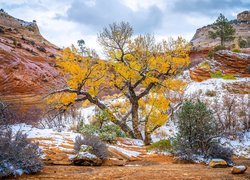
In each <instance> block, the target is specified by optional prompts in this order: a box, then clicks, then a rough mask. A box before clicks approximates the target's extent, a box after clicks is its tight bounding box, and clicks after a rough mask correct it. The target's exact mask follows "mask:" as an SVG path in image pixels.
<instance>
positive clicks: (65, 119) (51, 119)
mask: <svg viewBox="0 0 250 180" xmlns="http://www.w3.org/2000/svg"><path fill="white" fill-rule="evenodd" d="M83 119H84V116H83V114H81V112H80V111H79V109H78V108H76V107H71V108H69V109H68V110H67V111H61V110H59V109H50V110H48V111H47V113H46V114H44V116H43V118H42V120H41V121H39V124H38V126H39V127H40V128H54V129H56V130H58V131H62V130H63V129H65V128H66V127H67V126H70V127H68V128H70V130H73V131H77V125H78V124H79V122H81V121H83Z"/></svg>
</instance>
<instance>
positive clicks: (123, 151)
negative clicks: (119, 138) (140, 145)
mask: <svg viewBox="0 0 250 180" xmlns="http://www.w3.org/2000/svg"><path fill="white" fill-rule="evenodd" d="M109 147H111V148H114V149H116V150H118V151H120V152H121V153H122V154H125V155H127V156H128V157H137V156H139V155H140V154H141V153H140V152H137V151H131V150H127V149H124V148H121V147H117V146H113V145H109Z"/></svg>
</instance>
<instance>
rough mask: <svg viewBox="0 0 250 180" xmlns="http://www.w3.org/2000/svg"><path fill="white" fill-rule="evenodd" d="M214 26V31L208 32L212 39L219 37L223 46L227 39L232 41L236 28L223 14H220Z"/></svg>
mask: <svg viewBox="0 0 250 180" xmlns="http://www.w3.org/2000/svg"><path fill="white" fill-rule="evenodd" d="M212 28H213V30H214V31H209V32H208V33H209V37H210V38H212V39H216V38H217V37H219V38H220V43H221V46H224V45H225V42H226V41H232V40H233V39H234V34H235V29H234V28H233V26H232V25H231V24H230V23H229V21H228V19H227V18H226V17H225V16H224V15H223V14H220V15H219V17H218V18H217V20H216V21H215V22H214V24H213V26H212Z"/></svg>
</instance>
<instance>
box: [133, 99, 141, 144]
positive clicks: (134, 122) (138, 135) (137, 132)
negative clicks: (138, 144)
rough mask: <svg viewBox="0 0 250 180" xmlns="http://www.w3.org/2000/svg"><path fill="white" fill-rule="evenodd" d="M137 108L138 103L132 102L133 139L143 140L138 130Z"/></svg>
mask: <svg viewBox="0 0 250 180" xmlns="http://www.w3.org/2000/svg"><path fill="white" fill-rule="evenodd" d="M138 108H139V104H138V101H134V102H133V103H132V126H133V131H134V135H135V137H136V138H137V139H141V140H143V138H142V135H141V132H140V130H139V118H138Z"/></svg>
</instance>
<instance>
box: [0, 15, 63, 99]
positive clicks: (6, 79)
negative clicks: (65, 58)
mask: <svg viewBox="0 0 250 180" xmlns="http://www.w3.org/2000/svg"><path fill="white" fill-rule="evenodd" d="M60 53H61V52H60V50H59V48H58V47H56V46H55V45H53V44H51V43H50V42H48V41H47V40H46V39H44V38H43V37H42V36H41V34H40V32H39V29H38V27H37V25H36V23H35V22H32V23H29V22H25V21H22V20H19V19H16V18H14V17H12V16H10V15H8V14H7V13H5V12H3V11H1V12H0V62H1V63H0V95H12V94H30V93H32V94H39V93H43V92H47V91H48V90H50V89H52V88H54V87H55V86H58V85H60V84H62V80H61V78H60V77H59V73H58V72H57V70H56V69H55V67H54V66H55V57H56V56H58V55H60Z"/></svg>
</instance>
